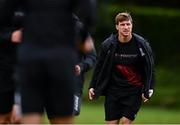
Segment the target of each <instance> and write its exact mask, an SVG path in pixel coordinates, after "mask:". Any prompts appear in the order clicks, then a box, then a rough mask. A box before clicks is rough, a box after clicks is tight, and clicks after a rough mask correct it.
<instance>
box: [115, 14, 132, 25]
mask: <svg viewBox="0 0 180 125" xmlns="http://www.w3.org/2000/svg"><path fill="white" fill-rule="evenodd" d="M129 20H130V21H131V23H132V22H133V20H132V17H131V15H130V14H129V13H128V12H122V13H118V14H117V15H116V18H115V23H116V25H118V24H119V22H122V21H129Z"/></svg>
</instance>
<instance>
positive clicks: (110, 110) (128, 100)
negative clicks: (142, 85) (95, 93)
mask: <svg viewBox="0 0 180 125" xmlns="http://www.w3.org/2000/svg"><path fill="white" fill-rule="evenodd" d="M141 93H142V91H141V89H140V90H138V91H137V92H134V93H128V92H127V93H125V94H122V96H121V95H118V96H117V95H109V96H106V98H105V103H104V107H105V120H106V121H112V120H118V119H121V118H122V117H126V118H128V119H130V120H132V121H133V120H134V119H135V117H136V114H137V112H138V111H139V109H140V107H141V102H142V96H141Z"/></svg>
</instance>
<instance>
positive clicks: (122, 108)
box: [89, 12, 154, 124]
mask: <svg viewBox="0 0 180 125" xmlns="http://www.w3.org/2000/svg"><path fill="white" fill-rule="evenodd" d="M115 21H116V29H117V31H118V33H117V34H112V35H111V36H110V37H109V38H107V39H106V40H105V41H104V42H103V43H102V45H101V50H100V53H99V57H98V60H97V64H96V67H95V70H94V74H93V79H92V82H91V84H90V89H89V98H90V99H91V100H92V99H93V98H97V97H98V96H100V95H105V104H104V106H105V119H106V121H107V124H119V122H120V119H121V120H122V123H123V124H131V123H132V121H133V120H134V119H135V117H136V114H137V112H138V111H139V109H140V107H141V101H142V99H143V101H144V102H146V101H147V100H149V98H150V97H151V96H152V93H153V89H154V69H153V67H154V60H153V55H152V50H151V47H150V46H149V43H148V42H147V41H146V40H145V39H144V38H143V37H141V36H139V35H137V34H135V33H132V25H133V24H132V23H133V21H132V18H131V15H130V14H129V13H126V12H125V13H119V14H118V15H117V16H116V18H115Z"/></svg>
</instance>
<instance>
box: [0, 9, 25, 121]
mask: <svg viewBox="0 0 180 125" xmlns="http://www.w3.org/2000/svg"><path fill="white" fill-rule="evenodd" d="M17 11H18V10H17ZM21 17H22V15H21V16H18V15H17V16H14V19H13V20H9V21H7V22H6V24H5V25H3V26H1V27H0V100H1V101H0V124H3V123H13V122H14V120H12V119H11V115H12V108H13V104H14V91H15V83H14V79H13V74H14V67H15V64H16V49H17V44H18V43H19V42H20V41H21V29H20V27H22V26H20V24H22V23H21V22H19V21H20V20H22V19H20V18H21Z"/></svg>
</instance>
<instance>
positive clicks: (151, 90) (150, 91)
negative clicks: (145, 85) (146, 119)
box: [142, 89, 154, 102]
mask: <svg viewBox="0 0 180 125" xmlns="http://www.w3.org/2000/svg"><path fill="white" fill-rule="evenodd" d="M153 92H154V91H153V89H150V90H149V98H151V96H152V95H153ZM142 99H143V101H144V102H147V101H148V100H149V99H147V98H146V97H145V96H144V93H143V94H142Z"/></svg>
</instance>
